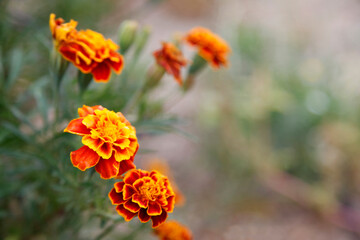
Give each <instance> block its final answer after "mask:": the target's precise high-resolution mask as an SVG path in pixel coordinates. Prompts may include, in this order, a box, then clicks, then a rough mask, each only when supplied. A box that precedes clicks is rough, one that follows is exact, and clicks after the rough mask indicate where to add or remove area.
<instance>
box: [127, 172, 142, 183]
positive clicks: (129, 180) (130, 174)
mask: <svg viewBox="0 0 360 240" xmlns="http://www.w3.org/2000/svg"><path fill="white" fill-rule="evenodd" d="M139 178H140V175H139V173H138V172H137V171H135V170H134V171H131V172H128V173H127V174H126V175H125V177H124V182H125V183H126V184H129V185H132V184H133V183H134V182H135V181H136V180H138V179H139Z"/></svg>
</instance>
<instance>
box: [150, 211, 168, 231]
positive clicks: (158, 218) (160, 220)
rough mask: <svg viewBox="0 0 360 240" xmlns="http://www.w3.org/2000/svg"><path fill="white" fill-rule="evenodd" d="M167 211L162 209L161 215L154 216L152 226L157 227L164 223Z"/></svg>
mask: <svg viewBox="0 0 360 240" xmlns="http://www.w3.org/2000/svg"><path fill="white" fill-rule="evenodd" d="M167 216H168V215H167V212H166V211H162V213H161V215H159V216H152V217H151V220H152V227H153V228H156V227H157V226H159V225H160V224H162V223H163V222H165V220H166V219H167Z"/></svg>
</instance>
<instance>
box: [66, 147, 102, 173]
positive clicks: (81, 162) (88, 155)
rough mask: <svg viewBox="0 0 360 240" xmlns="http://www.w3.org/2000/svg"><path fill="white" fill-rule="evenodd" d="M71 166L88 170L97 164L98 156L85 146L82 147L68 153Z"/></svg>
mask: <svg viewBox="0 0 360 240" xmlns="http://www.w3.org/2000/svg"><path fill="white" fill-rule="evenodd" d="M70 159H71V162H72V164H73V165H74V166H75V167H77V168H79V169H80V170H81V171H85V170H86V169H88V168H91V167H93V166H95V165H96V164H97V163H98V162H99V159H100V157H99V155H97V153H96V152H95V151H93V150H91V149H90V148H89V147H87V146H83V147H81V148H79V149H78V150H76V151H73V152H71V153H70Z"/></svg>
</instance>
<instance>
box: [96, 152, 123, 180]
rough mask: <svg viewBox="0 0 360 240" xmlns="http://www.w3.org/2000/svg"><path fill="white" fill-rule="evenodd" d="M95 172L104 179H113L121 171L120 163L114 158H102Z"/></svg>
mask: <svg viewBox="0 0 360 240" xmlns="http://www.w3.org/2000/svg"><path fill="white" fill-rule="evenodd" d="M95 170H96V171H97V172H98V173H100V177H101V178H103V179H109V178H113V177H115V176H116V175H117V173H118V171H119V163H118V162H116V160H115V158H114V157H111V158H109V159H103V158H100V160H99V162H98V164H97V165H96V166H95Z"/></svg>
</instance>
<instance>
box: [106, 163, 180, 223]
mask: <svg viewBox="0 0 360 240" xmlns="http://www.w3.org/2000/svg"><path fill="white" fill-rule="evenodd" d="M109 198H110V200H111V202H112V204H113V205H117V207H116V210H117V212H118V213H119V214H120V215H121V216H123V217H124V219H125V221H130V220H131V219H133V218H134V217H135V216H138V217H139V220H140V221H141V222H144V223H145V222H148V221H149V220H150V219H151V220H152V227H153V228H155V227H157V226H159V225H160V224H162V223H163V222H165V220H166V218H167V216H168V213H171V212H172V211H173V209H174V204H175V194H174V191H173V190H172V188H171V186H170V182H169V180H168V179H167V177H165V176H163V175H162V174H160V173H159V172H157V171H152V172H148V171H144V170H140V169H134V170H131V171H129V172H127V173H126V174H125V177H124V179H123V182H117V183H115V184H114V188H113V189H112V190H111V191H110V193H109Z"/></svg>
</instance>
